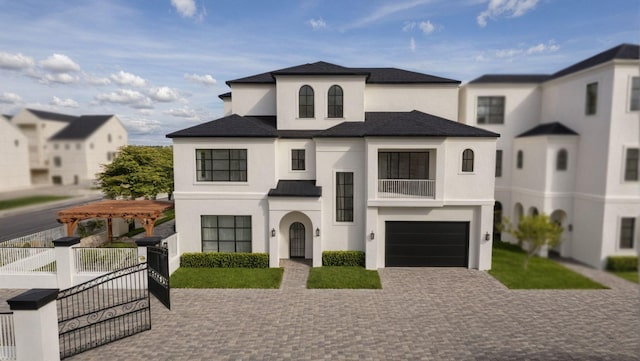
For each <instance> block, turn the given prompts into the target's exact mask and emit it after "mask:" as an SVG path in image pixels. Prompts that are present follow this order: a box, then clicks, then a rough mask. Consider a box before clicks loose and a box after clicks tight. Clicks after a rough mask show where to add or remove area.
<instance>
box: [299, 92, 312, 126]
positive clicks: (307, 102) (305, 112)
mask: <svg viewBox="0 0 640 361" xmlns="http://www.w3.org/2000/svg"><path fill="white" fill-rule="evenodd" d="M313 109H314V106H313V88H312V87H310V86H308V85H303V86H302V87H301V88H300V91H299V92H298V117H299V118H313V117H314V116H315V115H314V113H313Z"/></svg>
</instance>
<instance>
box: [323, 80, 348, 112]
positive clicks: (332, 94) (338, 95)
mask: <svg viewBox="0 0 640 361" xmlns="http://www.w3.org/2000/svg"><path fill="white" fill-rule="evenodd" d="M343 101H344V99H343V93H342V88H341V87H339V86H338V85H332V86H331V88H329V99H328V109H327V116H328V117H329V118H342V117H343Z"/></svg>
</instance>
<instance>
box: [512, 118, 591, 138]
mask: <svg viewBox="0 0 640 361" xmlns="http://www.w3.org/2000/svg"><path fill="white" fill-rule="evenodd" d="M537 135H578V133H576V131H574V130H573V129H571V128H569V127H567V126H566V125H564V124H562V123H560V122H553V123H542V124H540V125H537V126H535V127H533V128H531V129H529V130H527V131H526V132H524V133H522V134H520V135H518V136H517V137H516V138H523V137H534V136H537Z"/></svg>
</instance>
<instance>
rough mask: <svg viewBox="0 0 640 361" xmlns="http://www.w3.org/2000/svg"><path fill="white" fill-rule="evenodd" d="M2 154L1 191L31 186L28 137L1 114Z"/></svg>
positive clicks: (0, 137) (0, 151)
mask: <svg viewBox="0 0 640 361" xmlns="http://www.w3.org/2000/svg"><path fill="white" fill-rule="evenodd" d="M0 154H2V156H0V169H2V176H1V177H0V192H1V191H10V190H14V189H20V188H27V187H29V186H31V177H30V175H29V149H28V144H27V138H26V137H25V136H24V134H22V132H20V130H19V129H18V128H17V127H16V126H14V125H13V124H12V123H11V121H10V118H9V117H7V116H4V115H0Z"/></svg>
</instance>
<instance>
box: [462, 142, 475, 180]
mask: <svg viewBox="0 0 640 361" xmlns="http://www.w3.org/2000/svg"><path fill="white" fill-rule="evenodd" d="M467 151H469V152H470V153H469V152H467ZM465 154H466V155H467V156H468V155H469V154H471V157H467V158H465ZM460 160H461V164H460V168H459V169H460V173H461V174H475V172H474V170H475V152H474V151H473V149H471V148H466V149H464V150H463V151H462V155H461V156H460ZM469 163H471V170H465V165H469Z"/></svg>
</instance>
